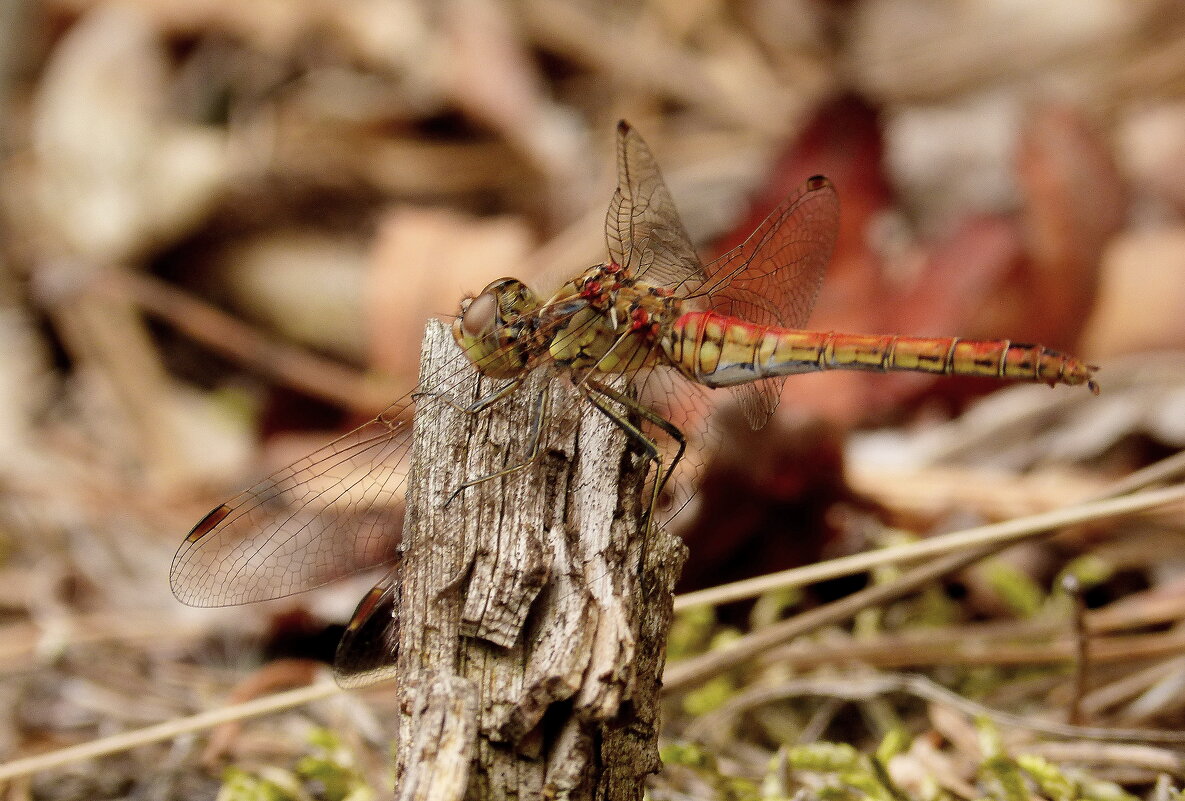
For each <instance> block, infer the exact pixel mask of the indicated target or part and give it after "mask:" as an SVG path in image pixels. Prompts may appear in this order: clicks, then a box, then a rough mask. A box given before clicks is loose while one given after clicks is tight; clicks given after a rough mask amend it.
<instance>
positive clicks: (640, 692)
mask: <svg viewBox="0 0 1185 801" xmlns="http://www.w3.org/2000/svg"><path fill="white" fill-rule="evenodd" d="M462 363H463V359H462V357H460V355H459V352H458V350H457V348H456V346H455V345H454V343H453V342H452V338H451V335H450V334H449V333H448V331H447V329H445V328H444V327H443V326H442V325H440V324H439V323H437V324H433V325H430V326H429V331H428V335H427V337H426V339H425V346H424V354H423V361H422V364H423V367H422V373H421V382H422V383H423V384H424V386H425V389H426V390H429V391H434V390H435V391H439V392H441V393H442V394H441V395H435V396H426V397H424V398H422V399H421V401H420V405H419V409H418V412H417V418H416V423H415V424H416V433H415V443H414V445H413V465H412V470H411V476H410V479H409V482H408V483H409V487H408V498H407V504H408V513H407V520H406V525H405V531H404V548H405V555H404V585H403V603H402V606H401V612H400V617H401V628H400V642H399V656H398V666H397V667H398V671H397V672H398V675H399V676H400V677H401V680H402V681H403V682H404V687H403V691H404V692H405V693H406V694H407V696H406V700H405V703H404V705H403V709H404V710H405V712H408V713H409V714H406V715H405V716H404V718H403V719H402V720H401V725H400V734H401V737H400V745H399V748H398V752H397V755H396V776H397V779H396V781H397V787H398V786H399V784H400V783H403V782H408V781H414V780H415V777H417V776H419V775H422V774H423V772H424V771H426V770H428V768H427V767H425V766H424V765H420V764H416V759H417V754H422V753H424V752H423V751H422V750H421V751H416V749H415V748H414V746H413V745H412V744H413V743H414V742H415V740H416V736H417V733H418V732H419V731H420V730H421V729H422V728H423V726H424V725H425V720H424V719H423V716H422V714H419V713H417V712H416V711H415V710H416V709H419V708H421V707H422V705H421V707H417V706H416V705H415V704H414V703H412V700H413V699H415V698H417V697H419V695H420V694H421V692H422V691H421V690H420V689H419V688H421V687H423V686H424V684H425V683H426V682H429V681H432V680H433V677H435V676H436V675H437V674H438V673H445V674H448V675H453V676H459V677H462V678H463V679H464V680H465V681H467V682H469V683H471V684H472V686H473V687H475V688H476V706H475V708H474V711H473V715H474V718H475V720H474V726H473V728H472V731H473V738H474V742H473V744H472V745H473V749H474V751H473V753H474V755H475V757H474V761H473V763H472V766H471V774H470V776H469V779H468V789H467V792H466V795H465V798H469V799H501V798H539V797H557V798H573V799H585V798H589V799H591V798H602V799H612V801H619V800H621V801H625V800H626V799H629V800H630V801H633V800H634V799H640V798H641V796H642V780H643V778H644V776H645V775H646V774H647V773H649V772H652V771H654V770H656V769H657V768H658V765H659V762H658V751H657V734H658V725H659V720H658V690H659V686H660V676H661V671H662V666H663V661H664V660H663V655H664V649H665V643H666V633H667V629H668V628H669V625H670V620H671V591H672V588H673V586H674V582H675V579H676V577H677V576H678V573H679V570H680V569H681V567H682V563H683V558H684V555H685V549H684V546H683V545H682V543H681V542H680V541H679V540H678V539H677V538H675V537H673V536H671V535H668V534H665V533H660V532H650V534H649V535H645V534H644V532H643V531H642V530H641V525H640V523H639V520H640V519H641V509H640V502H641V495H642V492H641V489H642V485H643V483H644V480H645V473H646V471H647V469H648V467H649V465H648V463H647V462H646V461H645V460H644V459H642V458H640V457H639V456H638V455H637V453H636V451H635V449H633V448H631V446H630V443H629V442H628V440H627V437H626V436H625V435H624V434H623V433H622V432H621V431H620V430H619V429H618V427H617V426H615V425H614V424H613V423H612V422H611V421H609V420H608V419H606V418H605V417H604V415H602V414H600V413H599V412H597V411H596V410H595V409H594V408H592V407H591V405H589V404H587V403H586V402H584V401H583V400H582V399H581V398H580V396H579V394H578V393H576V391H575V390H574V389H573V388H571V387H570V386H568V385H567V382H566V381H563V380H556V379H554V378H551V379H549V378H548V377H547V376H543V375H540V376H534V377H532V379H530V380H529V381H528V382H527V383H526V384H525V385H524V386H523V387H522V388H520V389H519V390H518V391H517V392H516V393H514V394H513V395H511V396H510V397H508V398H507V399H505V400H504V401H500V402H499V403H498V404H496V405H495V406H493V407H492V408H490V409H488V410H486V411H484V412H482V413H480V414H476V415H475V414H469V413H467V412H465V411H463V409H462V408H461V407H464V406H465V405H467V404H469V403H471V402H472V401H474V400H475V399H477V398H480V397H484V395H485V394H488V393H490V392H493V391H495V390H496V389H497V387H498V386H499V383H500V382H497V381H491V380H487V379H481V380H479V379H478V378H477V377H476V376H475V375H474V374H473V371H472V370H471V368H468V367H467V366H463V364H462ZM441 370H443V371H444V373H445V374H447V375H448V376H449V378H448V380H447V381H446V382H444V384H445V385H444V386H439V387H437V386H434V385H433V379H432V377H433V376H438V375H440V372H439V371H441ZM548 381H550V386H551V387H552V389H551V404H550V406H551V414H550V415H549V416H548V418H547V425H546V427H545V429H544V439H543V448H542V452H541V455H540V457H539V459H538V460H537V461H536V462H534V463H532V464H530V465H529V466H527V467H526V468H525V469H523V470H520V471H517V472H515V473H511V474H509V475H505V476H501V477H499V478H495V479H492V480H490V481H486V482H483V483H481V484H478V485H477V486H474V487H471V488H468V489H466V490H464V491H463V492H462V493H461V494H460V495H459V496H458V497H457V498H456V499H455V500H454V501H453V502H452V503H451V504H449V505H448V506H447V507H446V506H445V505H444V502H445V500H446V499H447V498H448V497H449V495H450V494H451V493H452V492H453V491H454V490H455V489H456V487H457V486H458V485H459V484H460V483H461V482H463V481H465V480H467V479H472V478H475V477H478V476H484V475H490V474H492V473H495V472H497V471H499V470H504V469H506V468H507V467H510V466H513V465H515V464H519V463H521V462H522V461H523V459H524V458H525V455H526V449H527V448H528V446H529V442H528V439H529V437H528V436H527V432H528V430H529V427H530V422H531V417H532V415H533V414H534V410H535V408H536V398H537V397H538V393H539V392H541V391H542V387H543V386H544V383H545V382H548ZM444 395H447V396H448V400H447V401H446V400H445V399H444ZM626 701H628V702H629V703H625V702H626ZM556 704H559V706H553V705H556ZM549 709H552V710H553V711H552V713H551V714H550V715H549V716H548V720H547V725H546V727H544V726H541V725H540V723H541V721H542V719H543V716H544V715H545V714H546V713H548V710H549ZM544 729H546V732H545V731H544ZM598 766H601V767H603V769H602V770H599V771H598V770H597V767H598Z"/></svg>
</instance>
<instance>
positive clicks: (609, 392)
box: [578, 378, 687, 526]
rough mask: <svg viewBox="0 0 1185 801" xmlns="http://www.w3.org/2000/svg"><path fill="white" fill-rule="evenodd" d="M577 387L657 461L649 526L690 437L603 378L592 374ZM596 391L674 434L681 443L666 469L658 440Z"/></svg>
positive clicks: (648, 520)
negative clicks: (593, 376) (660, 496)
mask: <svg viewBox="0 0 1185 801" xmlns="http://www.w3.org/2000/svg"><path fill="white" fill-rule="evenodd" d="M578 388H579V389H580V390H581V392H582V393H583V394H584V396H585V397H586V398H587V399H588V401H589V403H591V404H592V405H593V406H596V407H597V408H598V409H599V410H600V411H601V413H602V414H604V415H605V416H606V417H608V418H609V419H610V420H612V421H613V422H614V423H615V424H616V425H617V426H618V428H620V429H621V430H622V431H624V432H625V433H626V434H628V435H629V436H631V437H633V438H634V440H635V441H636V442H637V443H638V444H639V445H641V446H642V449H643V450H645V451H646V455H647V456H648V457H649V458H650V459H651V460H652V461H653V462H654V465H655V468H654V471H655V472H654V489H653V491H652V492H651V494H650V509H649V512H648V517H647V525H648V526H649V525H650V524H651V523H652V522H653V518H654V512H655V510H656V509H657V508H658V498H659V495H660V494H661V493H662V490H663V487H665V486H666V483H667V480H668V479H669V478H670V477H671V474H672V473H673V472H674V470H675V466H676V465H678V464H679V461H680V460H681V459H682V458H683V452H684V451H686V450H687V438H686V437H685V436H684V435H683V432H682V431H680V430H679V428H678V427H677V426H676V425H675V424H674V423H672V422H671V421H670V420H667V419H666V418H664V417H663V416H662V415H660V414H657V413H656V412H655V411H654V410H653V409H649V408H647V407H646V406H644V405H643V404H641V403H639V402H638V401H636V400H634V399H633V398H631V397H630V396H629V395H627V394H626V393H624V392H620V391H618V390H616V389H614V388H613V387H610V386H608V385H607V384H602V383H601V382H600V381H597V380H595V379H591V378H590V379H588V380H586V381H585V382H582V383H581V384H579V385H578ZM597 395H603V396H604V397H606V398H609V399H610V400H612V401H614V402H616V403H618V404H620V405H621V406H622V407H624V408H625V409H626V411H627V412H633V413H635V414H637V415H638V416H640V417H642V418H644V419H645V420H647V421H648V422H650V423H652V424H653V425H655V426H657V427H658V428H660V429H662V430H663V431H664V432H666V433H667V434H668V435H669V436H670V437H671V439H673V440H674V441H675V442H676V443H677V444H678V449H677V450H676V451H675V455H674V457H673V458H672V459H671V463H670V464H669V465H668V466H667V467H666V469H665V470H664V469H663V458H662V451H661V450H660V449H659V446H658V443H657V442H655V441H654V439H653V438H652V437H650V436H648V435H647V434H646V432H645V431H643V430H642V429H641V428H640V427H639V426H638V425H636V424H635V423H634V422H633V421H631V420H630V419H629V418H628V417H626V416H625V415H623V414H621V413H620V412H618V411H617V410H615V409H613V408H612V407H611V406H609V405H608V404H607V403H605V402H604V401H603V400H601V399H600V398H598V397H597Z"/></svg>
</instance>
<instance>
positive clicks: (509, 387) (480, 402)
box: [412, 376, 525, 414]
mask: <svg viewBox="0 0 1185 801" xmlns="http://www.w3.org/2000/svg"><path fill="white" fill-rule="evenodd" d="M524 378H525V376H518V377H516V378H512V379H511V380H510V381H508V382H507V383H506V384H505V385H504V386H501V387H498V388H497V389H495V390H494V391H493V392H491V393H489V394H488V395H483V396H482V397H480V398H478V399H477V400H475V401H473V402H472V403H465V404H461V403H457V402H456V401H455V400H453V399H452V397H451V396H449V394H448V393H447V392H441V391H439V390H435V389H422V390H420V391H419V392H416V393H414V394H413V395H412V397H413V398H414V399H415V400H417V401H418V400H419V399H420V398H434V399H436V400H439V401H443V402H445V403H447V404H448V405H449V406H452V407H453V408H454V409H456V410H457V411H458V412H465V414H477V413H478V412H481V411H484V410H486V409H488V408H490V407H491V406H493V405H494V404H495V403H497V402H498V401H500V400H502V399H504V398H508V397H510V395H511V394H513V393H514V391H515V390H517V389H518V388H519V387H520V386H522V383H523V380H524Z"/></svg>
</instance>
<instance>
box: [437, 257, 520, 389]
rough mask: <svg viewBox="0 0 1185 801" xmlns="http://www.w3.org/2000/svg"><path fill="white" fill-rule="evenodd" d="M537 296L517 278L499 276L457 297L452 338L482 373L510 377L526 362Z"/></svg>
mask: <svg viewBox="0 0 1185 801" xmlns="http://www.w3.org/2000/svg"><path fill="white" fill-rule="evenodd" d="M538 310H539V298H538V297H537V296H536V295H535V293H534V292H532V291H531V289H530V288H529V287H528V286H527V285H526V284H524V283H523V282H522V281H519V280H518V279H517V278H499V279H498V280H497V281H494V282H493V283H492V284H490V285H489V286H487V287H486V288H485V289H483V290H482V291H481V294H479V295H477V296H476V297H472V298H465V299H464V300H463V301H461V313H460V315H458V316H457V319H456V320H455V321H454V322H453V338H454V339H456V340H457V344H458V345H460V346H461V350H463V351H465V355H466V356H467V357H469V360H470V361H471V362H473V364H474V366H476V367H477V369H478V370H480V371H481V372H482V373H484V374H485V375H488V376H492V377H494V378H513V377H514V376H516V375H518V374H520V373H521V372H522V371H523V370H525V369H527V367H528V366H529V361H530V356H531V339H532V337H531V333H532V331H533V330H534V321H535V317H536V312H538Z"/></svg>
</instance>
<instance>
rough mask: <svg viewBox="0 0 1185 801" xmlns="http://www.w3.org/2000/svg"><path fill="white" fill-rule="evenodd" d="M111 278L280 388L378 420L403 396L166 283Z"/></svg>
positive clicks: (384, 382) (380, 380)
mask: <svg viewBox="0 0 1185 801" xmlns="http://www.w3.org/2000/svg"><path fill="white" fill-rule="evenodd" d="M106 275H107V277H108V281H107V284H106V286H111V287H113V288H114V291H120V292H122V293H123V294H124V295H126V296H127V297H128V298H130V299H131V301H132V302H134V303H136V304H137V305H138V306H140V308H142V309H143V310H144V311H146V312H148V313H149V314H151V315H153V316H155V317H158V318H160V319H161V320H164V321H165V322H166V323H168V324H169V325H171V326H173V327H174V328H176V329H177V330H178V331H181V332H182V333H183V334H185V335H186V336H188V337H189V338H190V339H193V340H194V341H195V342H200V343H201V344H203V345H205V346H207V347H209V348H211V349H213V350H216V351H218V352H219V353H221V354H223V355H225V356H227V357H229V358H231V359H234V360H235V361H237V362H239V363H241V364H243V365H246V366H247V367H249V368H251V369H252V370H255V371H257V372H259V373H260V374H261V375H265V376H267V377H268V378H270V379H272V380H273V381H275V382H277V383H279V384H283V385H285V386H289V387H292V388H293V389H298V390H300V391H301V392H307V393H308V394H309V395H312V396H313V397H316V398H321V399H322V400H325V401H327V402H329V403H332V404H334V405H337V406H340V407H342V408H344V409H352V410H354V411H357V412H360V413H363V414H378V413H379V412H381V411H382V410H383V409H385V408H386V407H387V405H388V404H390V403H391V401H392V400H394V399H395V398H397V397H399V395H401V394H402V390H400V389H399V388H398V387H397V386H396V385H395V383H394V382H393V381H391V380H390V379H387V378H384V377H381V376H377V375H371V374H366V373H361V372H359V371H358V370H354V369H352V368H349V367H346V366H345V365H342V364H340V363H338V362H335V361H333V360H331V359H325V358H322V357H320V356H317V355H315V354H312V353H309V352H308V351H306V350H304V349H302V348H298V347H295V346H293V345H289V344H286V343H282V342H278V341H276V340H274V339H271V338H270V337H268V336H266V335H264V334H262V333H260V332H259V331H257V330H256V329H254V328H252V327H251V326H249V325H247V324H245V323H243V322H241V321H240V320H238V319H236V318H235V317H233V316H231V315H229V314H227V313H226V312H223V311H220V310H219V309H216V308H214V307H213V306H211V305H209V304H208V303H203V302H202V301H200V300H197V299H196V298H194V297H192V296H190V295H188V294H186V293H185V292H182V291H181V290H179V289H177V288H176V287H173V286H170V285H169V284H167V283H165V282H164V281H159V280H157V279H155V278H151V277H149V276H146V275H140V274H137V273H130V272H126V273H122V272H121V273H108V274H106Z"/></svg>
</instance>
